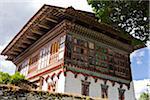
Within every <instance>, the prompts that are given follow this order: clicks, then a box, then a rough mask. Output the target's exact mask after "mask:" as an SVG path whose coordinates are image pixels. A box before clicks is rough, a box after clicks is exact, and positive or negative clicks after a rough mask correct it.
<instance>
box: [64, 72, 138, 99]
mask: <svg viewBox="0 0 150 100" xmlns="http://www.w3.org/2000/svg"><path fill="white" fill-rule="evenodd" d="M84 80H86V81H87V82H89V83H90V85H89V96H92V97H102V94H103V93H102V91H103V90H102V86H103V85H106V86H107V87H108V89H107V96H108V99H109V100H119V98H123V99H120V100H135V96H134V89H133V83H132V82H131V84H130V88H129V89H128V87H127V86H126V85H122V86H121V87H120V84H118V83H115V84H114V85H112V83H111V82H110V81H107V82H105V81H104V80H99V79H98V80H97V81H96V82H95V79H94V78H93V77H88V78H86V77H85V76H83V75H82V74H79V75H77V76H75V75H74V74H73V73H72V72H67V75H66V79H65V91H64V92H67V93H74V94H82V81H84ZM120 88H121V90H123V92H124V94H123V96H122V97H120V93H119V89H120ZM103 92H104V91H103Z"/></svg>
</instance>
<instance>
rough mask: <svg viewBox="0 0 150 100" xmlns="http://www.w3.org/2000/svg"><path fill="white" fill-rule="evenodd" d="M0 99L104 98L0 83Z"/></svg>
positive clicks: (53, 99)
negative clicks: (27, 88) (22, 87)
mask: <svg viewBox="0 0 150 100" xmlns="http://www.w3.org/2000/svg"><path fill="white" fill-rule="evenodd" d="M0 100H104V99H100V98H92V97H87V96H79V95H73V94H64V93H50V92H44V91H36V90H25V89H21V88H19V87H16V86H9V85H0ZM105 100H106V99H105Z"/></svg>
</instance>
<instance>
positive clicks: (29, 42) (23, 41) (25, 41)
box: [21, 39, 32, 44]
mask: <svg viewBox="0 0 150 100" xmlns="http://www.w3.org/2000/svg"><path fill="white" fill-rule="evenodd" d="M21 41H22V43H25V44H32V42H31V41H29V40H27V39H26V40H21Z"/></svg>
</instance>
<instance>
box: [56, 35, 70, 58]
mask: <svg viewBox="0 0 150 100" xmlns="http://www.w3.org/2000/svg"><path fill="white" fill-rule="evenodd" d="M70 38H71V37H70ZM65 40H66V35H64V36H62V37H60V43H59V55H58V60H61V59H63V57H64V50H65Z"/></svg>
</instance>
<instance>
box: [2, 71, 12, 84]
mask: <svg viewBox="0 0 150 100" xmlns="http://www.w3.org/2000/svg"><path fill="white" fill-rule="evenodd" d="M10 80H11V76H10V75H9V74H8V73H4V72H0V84H7V83H9V82H10Z"/></svg>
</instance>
